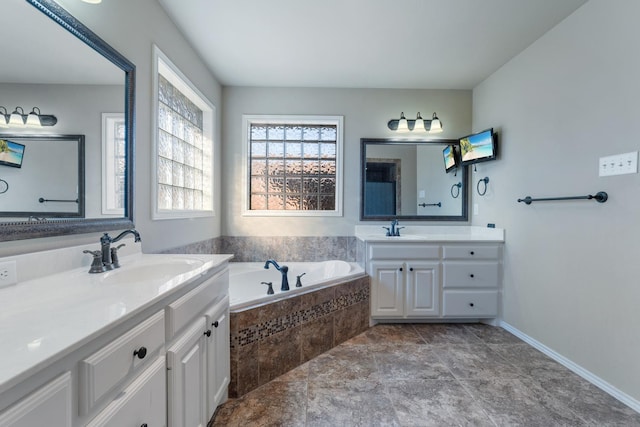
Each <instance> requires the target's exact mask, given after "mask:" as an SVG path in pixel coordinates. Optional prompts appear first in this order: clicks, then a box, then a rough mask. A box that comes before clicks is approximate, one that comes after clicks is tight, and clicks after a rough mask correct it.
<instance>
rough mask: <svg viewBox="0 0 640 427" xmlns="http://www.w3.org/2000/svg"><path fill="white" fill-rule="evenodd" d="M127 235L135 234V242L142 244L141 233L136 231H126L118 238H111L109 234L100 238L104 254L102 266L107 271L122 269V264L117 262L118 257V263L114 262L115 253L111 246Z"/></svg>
mask: <svg viewBox="0 0 640 427" xmlns="http://www.w3.org/2000/svg"><path fill="white" fill-rule="evenodd" d="M127 234H133V236H134V241H135V242H140V241H141V240H142V239H141V238H140V233H138V232H137V231H136V230H134V229H131V230H125V231H123V232H122V233H120V234H118V235H117V236H116V237H111V236H109V234H108V233H104V234H103V235H102V237H101V238H100V249H101V252H102V265H103V266H104V268H105V269H106V270H113V269H114V268H118V267H120V264H119V263H118V262H117V257H116V262H115V263H114V262H113V258H112V255H113V254H114V252H112V251H111V244H112V243H116V242H118V241H120V239H122V238H123V237H124V236H126V235H127ZM114 249H115V248H114Z"/></svg>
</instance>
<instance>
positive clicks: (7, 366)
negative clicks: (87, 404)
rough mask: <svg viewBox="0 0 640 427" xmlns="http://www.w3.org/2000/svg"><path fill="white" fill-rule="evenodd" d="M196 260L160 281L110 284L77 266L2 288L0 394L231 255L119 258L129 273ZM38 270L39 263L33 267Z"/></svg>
mask: <svg viewBox="0 0 640 427" xmlns="http://www.w3.org/2000/svg"><path fill="white" fill-rule="evenodd" d="M177 258H189V259H192V260H196V261H194V263H195V266H194V268H193V269H192V270H190V271H187V272H183V273H181V274H178V275H174V276H171V275H164V276H162V278H161V279H160V280H148V279H147V280H144V279H135V280H134V281H133V282H131V281H129V282H128V283H121V282H118V281H117V280H116V281H112V282H107V283H105V281H104V278H105V275H108V274H109V273H111V272H109V273H100V274H89V273H88V267H86V266H83V267H77V268H75V269H71V270H67V271H64V272H57V273H54V274H48V275H46V276H44V277H40V278H33V279H30V280H26V281H21V282H19V283H18V284H17V285H14V286H9V287H7V288H2V289H0V325H2V327H1V328H0V343H1V344H0V345H1V348H2V351H1V352H0V392H4V391H6V390H7V389H9V388H10V387H12V386H13V385H15V384H17V383H19V382H20V381H22V380H24V379H25V378H27V377H28V376H29V375H31V374H33V373H35V372H36V371H38V370H39V369H41V368H43V367H45V366H47V365H49V364H50V363H52V362H54V361H56V360H59V359H60V358H62V357H64V356H65V355H67V354H69V353H71V352H72V351H74V350H76V349H77V348H79V347H80V346H82V345H84V344H86V343H87V342H89V341H90V340H92V339H94V338H96V337H97V336H99V335H100V334H101V333H103V332H105V331H106V330H107V329H109V328H111V327H113V326H116V325H118V324H120V323H122V322H124V321H125V320H127V319H130V318H131V317H133V316H134V315H136V314H138V313H140V312H142V311H143V310H144V309H145V308H148V307H150V306H151V305H153V304H154V303H156V302H158V301H160V300H161V299H163V298H165V297H167V296H169V295H170V294H171V293H174V292H176V291H177V290H179V289H180V288H182V287H183V285H185V284H186V283H188V282H190V281H191V279H194V278H196V277H197V276H199V275H201V274H203V273H206V272H207V271H208V270H210V269H211V268H214V267H217V266H219V265H221V264H222V263H224V262H226V261H228V260H229V259H230V258H232V255H174V254H171V255H169V254H166V255H148V254H142V253H139V252H138V253H134V254H131V255H127V256H123V257H121V258H120V263H121V265H122V267H121V268H120V269H118V270H113V271H114V272H116V271H117V272H126V271H127V269H132V267H133V266H139V265H141V263H142V264H143V265H145V264H148V263H150V262H153V263H156V262H158V261H159V262H160V263H163V262H165V261H166V262H170V260H176V259H177ZM34 268H35V267H34Z"/></svg>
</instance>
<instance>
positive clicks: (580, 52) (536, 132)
mask: <svg viewBox="0 0 640 427" xmlns="http://www.w3.org/2000/svg"><path fill="white" fill-rule="evenodd" d="M638 16H640V2H638V1H636V0H615V1H613V2H611V1H605V0H591V1H590V2H588V3H586V4H585V5H584V6H583V7H582V8H580V9H578V10H577V11H576V12H575V13H574V14H573V15H571V16H569V17H568V18H567V19H566V20H565V21H564V22H562V23H561V24H559V25H558V26H557V27H556V28H554V29H553V30H551V31H550V32H549V33H547V34H546V35H544V36H543V37H542V38H540V39H539V40H538V41H537V42H536V43H534V44H533V45H531V46H530V47H529V48H528V49H526V50H525V51H524V52H522V53H521V54H520V55H519V56H517V57H516V58H514V59H513V60H512V61H510V62H509V63H507V64H506V65H505V66H503V67H502V68H501V69H500V70H498V71H497V72H496V73H495V74H494V75H492V76H491V77H490V78H489V79H487V80H486V81H485V82H483V83H482V84H480V85H479V86H478V87H476V88H475V89H474V91H473V128H474V130H476V131H477V130H481V129H484V128H486V127H490V126H498V127H499V128H500V131H501V132H500V151H501V156H500V159H499V160H498V161H496V162H490V163H485V164H482V165H479V166H478V172H477V173H475V174H474V179H473V182H474V183H475V182H477V180H478V179H480V178H482V177H484V176H485V175H486V176H489V177H490V179H491V182H490V184H489V191H488V193H487V196H486V197H478V196H477V195H475V194H474V196H475V197H474V202H475V203H477V204H478V208H479V215H477V216H474V217H473V223H474V224H475V225H484V224H486V223H487V222H495V223H496V225H497V226H498V227H504V228H505V229H506V251H505V290H504V320H505V321H506V322H507V323H509V324H511V325H513V326H514V327H515V328H517V329H519V330H521V331H522V332H524V333H526V334H527V335H529V336H531V337H533V338H534V339H536V340H538V341H540V342H542V343H543V344H545V345H547V346H548V347H550V348H551V349H553V350H555V351H556V352H558V353H559V354H561V355H563V356H565V357H567V358H569V359H570V360H572V361H574V362H575V363H577V364H579V365H580V366H582V367H584V368H586V369H587V370H589V371H591V372H592V373H594V374H595V375H597V376H599V377H600V378H602V379H604V380H605V381H607V382H609V383H610V384H612V385H613V386H615V387H617V388H618V389H619V390H621V391H623V392H625V393H627V394H629V395H630V396H632V397H633V398H635V399H640V380H639V379H640V363H638V360H639V359H638V358H639V355H640V333H639V331H638V325H640V310H639V309H638V302H639V301H640V286H639V285H638V277H640V262H639V261H638V255H639V254H640V251H639V243H638V242H640V226H639V225H638V219H639V218H640V216H639V214H640V199H638V197H637V196H638V188H639V184H640V176H639V175H638V174H633V175H623V176H613V177H603V178H599V177H598V158H599V157H600V156H605V155H610V154H617V153H625V152H629V151H636V150H638V148H639V141H638V136H637V135H638V117H640V104H639V103H638V99H640V85H639V84H638V76H640V56H639V55H638V46H637V44H638V40H640V27H639V26H638V25H637V22H636V21H637V17H638ZM600 190H604V191H607V192H608V193H609V196H610V199H609V201H608V202H606V203H605V204H598V203H595V202H593V201H576V202H548V203H538V204H532V205H530V206H526V205H524V204H518V203H516V200H517V199H518V198H521V197H524V196H526V195H531V196H538V197H544V196H561V195H584V194H594V193H595V192H597V191H600Z"/></svg>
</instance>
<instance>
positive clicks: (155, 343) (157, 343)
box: [79, 311, 164, 415]
mask: <svg viewBox="0 0 640 427" xmlns="http://www.w3.org/2000/svg"><path fill="white" fill-rule="evenodd" d="M163 345H164V312H163V311H159V312H158V313H156V314H154V315H153V316H151V317H150V318H148V319H147V320H145V321H144V322H142V323H140V324H139V325H138V326H136V327H135V328H133V329H132V330H130V331H129V332H127V333H125V334H124V335H122V336H121V337H119V338H118V339H116V340H115V341H113V342H112V343H110V344H109V345H107V346H106V347H103V348H102V349H100V350H98V351H97V352H95V353H93V354H92V355H91V356H89V357H88V358H86V359H84V360H81V361H80V363H79V388H80V390H79V391H80V392H79V410H80V414H81V415H84V414H86V413H87V412H89V410H90V409H91V408H92V407H93V405H94V404H95V403H96V402H97V401H98V400H99V399H100V398H101V397H102V396H104V395H105V394H106V393H107V392H108V391H110V390H111V389H112V388H113V387H115V386H116V385H117V384H118V383H119V382H120V381H122V380H123V379H124V378H125V377H127V376H128V375H130V374H131V373H132V372H134V371H135V369H136V368H137V367H138V366H140V365H141V364H143V363H144V362H146V361H147V360H149V359H151V355H152V354H154V353H155V352H157V351H158V350H159V349H160V348H161V347H162V346H163Z"/></svg>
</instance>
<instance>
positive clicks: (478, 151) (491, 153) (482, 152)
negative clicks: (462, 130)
mask: <svg viewBox="0 0 640 427" xmlns="http://www.w3.org/2000/svg"><path fill="white" fill-rule="evenodd" d="M497 148H498V147H497V138H496V134H494V133H493V129H487V130H483V131H482V132H478V133H474V134H472V135H467V136H465V137H463V138H460V161H461V164H462V165H463V166H464V165H470V164H473V163H479V162H486V161H488V160H494V159H495V158H496V154H497Z"/></svg>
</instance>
